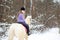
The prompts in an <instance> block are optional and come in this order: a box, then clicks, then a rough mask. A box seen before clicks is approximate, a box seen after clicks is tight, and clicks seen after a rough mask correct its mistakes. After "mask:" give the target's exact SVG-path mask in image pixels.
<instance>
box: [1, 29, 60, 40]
mask: <svg viewBox="0 0 60 40" xmlns="http://www.w3.org/2000/svg"><path fill="white" fill-rule="evenodd" d="M58 32H59V28H51V29H49V30H48V31H46V32H43V33H34V34H31V35H30V36H28V40H60V34H59V33H58ZM7 39H8V37H4V38H2V40H7ZM14 40H17V38H16V37H14Z"/></svg>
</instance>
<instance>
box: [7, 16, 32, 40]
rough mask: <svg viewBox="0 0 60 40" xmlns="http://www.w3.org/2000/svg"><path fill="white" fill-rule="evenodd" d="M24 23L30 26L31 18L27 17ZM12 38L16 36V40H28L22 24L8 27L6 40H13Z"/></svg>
mask: <svg viewBox="0 0 60 40" xmlns="http://www.w3.org/2000/svg"><path fill="white" fill-rule="evenodd" d="M25 21H26V23H27V24H28V25H30V21H31V16H27V17H26V20H25ZM14 36H16V37H17V38H18V40H24V39H25V40H28V35H27V33H26V29H25V27H24V26H23V25H22V24H18V23H13V24H12V25H11V26H10V28H9V31H8V40H13V38H14Z"/></svg>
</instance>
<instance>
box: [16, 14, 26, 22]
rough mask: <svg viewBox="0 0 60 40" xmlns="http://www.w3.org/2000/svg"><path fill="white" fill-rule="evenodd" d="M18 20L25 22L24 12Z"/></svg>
mask: <svg viewBox="0 0 60 40" xmlns="http://www.w3.org/2000/svg"><path fill="white" fill-rule="evenodd" d="M17 22H25V19H24V15H23V14H22V13H20V14H19V15H18V18H17Z"/></svg>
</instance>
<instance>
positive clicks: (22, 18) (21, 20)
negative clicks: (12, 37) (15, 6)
mask: <svg viewBox="0 0 60 40" xmlns="http://www.w3.org/2000/svg"><path fill="white" fill-rule="evenodd" d="M20 10H21V12H20V11H19V15H18V18H17V22H18V23H20V24H22V25H23V26H24V27H25V28H26V29H27V34H28V35H29V26H28V24H26V22H25V15H24V14H25V8H24V7H21V9H20Z"/></svg>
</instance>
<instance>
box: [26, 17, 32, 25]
mask: <svg viewBox="0 0 60 40" xmlns="http://www.w3.org/2000/svg"><path fill="white" fill-rule="evenodd" d="M31 19H32V17H31V16H27V17H26V19H25V21H26V23H27V24H28V25H30V24H31Z"/></svg>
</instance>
